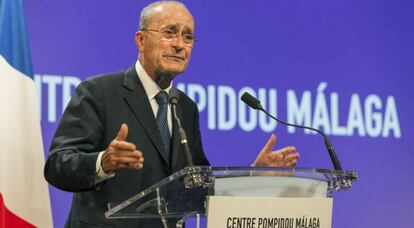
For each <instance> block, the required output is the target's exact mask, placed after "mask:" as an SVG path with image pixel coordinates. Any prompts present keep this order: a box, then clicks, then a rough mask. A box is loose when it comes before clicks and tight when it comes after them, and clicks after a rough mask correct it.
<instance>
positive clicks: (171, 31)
mask: <svg viewBox="0 0 414 228" xmlns="http://www.w3.org/2000/svg"><path fill="white" fill-rule="evenodd" d="M162 33H163V34H164V35H165V36H168V37H172V36H174V35H175V32H174V31H173V30H171V29H166V30H164V31H162Z"/></svg>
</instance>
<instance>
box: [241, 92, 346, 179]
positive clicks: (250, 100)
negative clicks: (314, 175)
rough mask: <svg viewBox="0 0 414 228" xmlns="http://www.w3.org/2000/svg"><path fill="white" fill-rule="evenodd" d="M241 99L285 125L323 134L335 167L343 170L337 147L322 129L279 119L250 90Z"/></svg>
mask: <svg viewBox="0 0 414 228" xmlns="http://www.w3.org/2000/svg"><path fill="white" fill-rule="evenodd" d="M241 100H242V101H243V102H244V103H246V104H247V105H248V106H250V107H251V108H253V109H256V110H260V111H262V112H264V113H265V114H266V115H267V116H269V117H270V118H272V119H274V120H276V121H277V122H279V123H281V124H283V125H286V126H292V127H296V128H303V129H309V130H311V131H316V132H318V133H319V134H320V135H322V136H323V139H324V140H323V141H324V143H325V147H326V149H327V150H328V153H329V157H330V158H331V161H332V164H333V166H334V167H335V170H338V171H342V167H341V163H340V162H339V160H338V157H337V156H336V153H335V149H334V148H333V146H332V143H331V141H330V140H329V138H328V136H326V135H325V134H324V133H323V132H322V131H320V130H318V129H316V128H312V127H307V126H301V125H296V124H291V123H287V122H285V121H282V120H279V119H278V118H276V117H274V116H272V115H271V114H270V113H268V112H267V111H266V110H265V109H264V108H263V106H262V105H261V104H260V101H259V100H258V99H256V98H255V97H253V96H252V95H250V94H249V93H248V92H245V93H243V95H242V97H241Z"/></svg>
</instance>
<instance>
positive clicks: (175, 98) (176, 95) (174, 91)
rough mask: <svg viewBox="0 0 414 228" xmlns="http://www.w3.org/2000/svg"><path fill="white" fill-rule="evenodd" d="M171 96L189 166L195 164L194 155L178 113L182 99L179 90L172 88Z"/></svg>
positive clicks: (181, 142) (173, 111)
mask: <svg viewBox="0 0 414 228" xmlns="http://www.w3.org/2000/svg"><path fill="white" fill-rule="evenodd" d="M169 96H170V99H169V100H170V104H171V107H172V114H173V116H174V119H175V120H176V121H177V125H178V134H179V137H180V144H181V145H182V146H183V148H184V156H185V158H186V160H187V163H188V166H194V163H193V157H192V156H191V153H190V147H189V146H188V140H187V134H186V133H185V130H184V128H183V127H182V125H181V120H180V118H178V115H177V105H178V101H179V100H180V93H179V92H178V90H177V89H175V88H171V89H170V94H169Z"/></svg>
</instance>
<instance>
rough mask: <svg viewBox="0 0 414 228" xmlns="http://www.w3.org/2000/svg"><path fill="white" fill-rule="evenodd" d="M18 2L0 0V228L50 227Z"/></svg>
mask: <svg viewBox="0 0 414 228" xmlns="http://www.w3.org/2000/svg"><path fill="white" fill-rule="evenodd" d="M37 101H38V100H37V98H36V87H35V83H34V81H33V73H32V67H31V58H30V51H29V44H28V38H27V32H26V25H25V17H24V12H23V3H22V0H0V228H5V227H7V228H9V227H12V228H13V227H19V228H20V227H22V228H24V227H53V225H52V214H51V209H50V198H49V190H48V185H47V183H46V181H45V180H44V178H43V164H44V152H43V145H42V135H41V129H40V119H39V116H38V115H39V113H38V105H37Z"/></svg>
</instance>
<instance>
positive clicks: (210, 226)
mask: <svg viewBox="0 0 414 228" xmlns="http://www.w3.org/2000/svg"><path fill="white" fill-rule="evenodd" d="M332 204H333V200H332V198H274V197H225V196H210V197H209V199H208V209H207V210H208V211H207V228H217V227H224V228H330V227H331V222H332Z"/></svg>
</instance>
